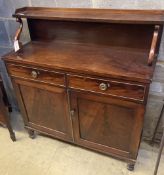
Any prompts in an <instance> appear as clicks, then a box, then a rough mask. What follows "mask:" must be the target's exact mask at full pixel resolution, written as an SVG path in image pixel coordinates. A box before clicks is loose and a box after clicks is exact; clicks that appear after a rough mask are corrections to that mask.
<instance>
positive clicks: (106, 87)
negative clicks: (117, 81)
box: [99, 83, 110, 91]
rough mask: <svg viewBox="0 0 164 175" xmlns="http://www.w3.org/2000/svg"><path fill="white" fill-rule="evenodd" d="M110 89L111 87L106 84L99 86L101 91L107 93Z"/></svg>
mask: <svg viewBox="0 0 164 175" xmlns="http://www.w3.org/2000/svg"><path fill="white" fill-rule="evenodd" d="M108 87H110V85H109V84H106V83H100V85H99V89H100V90H102V91H106V90H107V89H108Z"/></svg>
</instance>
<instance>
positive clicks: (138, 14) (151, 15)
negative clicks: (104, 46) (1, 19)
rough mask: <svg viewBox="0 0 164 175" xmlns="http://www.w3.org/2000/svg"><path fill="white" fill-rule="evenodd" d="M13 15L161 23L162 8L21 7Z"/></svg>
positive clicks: (75, 19) (163, 13)
mask: <svg viewBox="0 0 164 175" xmlns="http://www.w3.org/2000/svg"><path fill="white" fill-rule="evenodd" d="M13 16H14V17H21V18H35V19H50V20H69V21H70V20H72V21H90V22H91V21H93V22H95V21H96V22H112V23H142V24H143V23H144V24H163V23H164V10H125V9H120V10H118V9H95V8H92V9H87V8H83V9H82V8H44V7H23V8H20V9H17V10H16V11H15V14H13Z"/></svg>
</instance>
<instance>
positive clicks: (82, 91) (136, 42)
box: [4, 7, 164, 170]
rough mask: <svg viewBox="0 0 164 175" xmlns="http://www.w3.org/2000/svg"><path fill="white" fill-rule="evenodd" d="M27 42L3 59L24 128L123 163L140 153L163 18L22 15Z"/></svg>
mask: <svg viewBox="0 0 164 175" xmlns="http://www.w3.org/2000/svg"><path fill="white" fill-rule="evenodd" d="M13 16H14V17H16V19H17V21H18V22H19V23H20V28H19V29H18V31H17V32H16V37H15V42H17V43H16V44H17V45H18V47H19V35H20V33H21V30H22V27H23V23H22V18H26V19H27V22H28V27H29V32H30V37H31V41H30V42H29V43H28V44H26V45H24V46H22V47H21V48H20V49H19V48H17V49H16V50H18V49H19V50H18V51H16V52H14V51H13V52H11V53H9V54H8V55H6V56H4V60H5V64H6V67H7V69H8V73H9V75H10V76H11V79H12V83H13V86H14V89H15V92H16V95H17V99H18V103H19V106H20V108H21V112H22V115H23V118H24V122H25V127H26V128H27V129H28V131H29V134H30V136H31V137H33V136H34V131H39V132H40V133H44V134H47V135H49V136H52V137H54V138H58V139H61V140H64V141H67V142H70V143H74V144H76V145H79V146H83V147H85V148H89V149H92V150H95V151H98V152H101V153H104V154H107V155H110V156H113V157H116V158H119V159H122V160H125V161H126V162H127V163H128V169H129V170H133V168H134V164H135V161H136V158H137V154H138V148H139V145H140V140H141V134H142V128H143V120H144V113H145V107H146V103H147V97H148V91H149V85H150V83H151V80H152V76H153V71H154V68H155V62H156V57H157V55H158V51H159V44H160V39H161V34H162V28H163V23H164V11H162V10H109V9H61V8H40V7H24V8H21V9H17V10H16V12H15V14H14V15H13Z"/></svg>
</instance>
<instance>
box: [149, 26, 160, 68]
mask: <svg viewBox="0 0 164 175" xmlns="http://www.w3.org/2000/svg"><path fill="white" fill-rule="evenodd" d="M159 31H160V26H159V25H155V29H154V34H153V39H152V43H151V49H150V52H149V58H148V65H149V66H151V65H152V63H153V61H154V59H155V57H156V56H157V55H156V48H157V41H158V36H159Z"/></svg>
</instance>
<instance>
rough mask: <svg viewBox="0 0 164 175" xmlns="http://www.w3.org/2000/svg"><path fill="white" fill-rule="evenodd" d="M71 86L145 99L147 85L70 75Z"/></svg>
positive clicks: (140, 99)
mask: <svg viewBox="0 0 164 175" xmlns="http://www.w3.org/2000/svg"><path fill="white" fill-rule="evenodd" d="M68 86H69V88H74V89H79V90H86V91H90V92H96V93H101V94H105V95H110V96H117V97H122V98H127V99H133V100H137V101H144V95H145V86H143V85H138V84H130V83H127V82H119V81H113V80H104V79H96V78H90V77H83V76H76V75H68Z"/></svg>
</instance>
